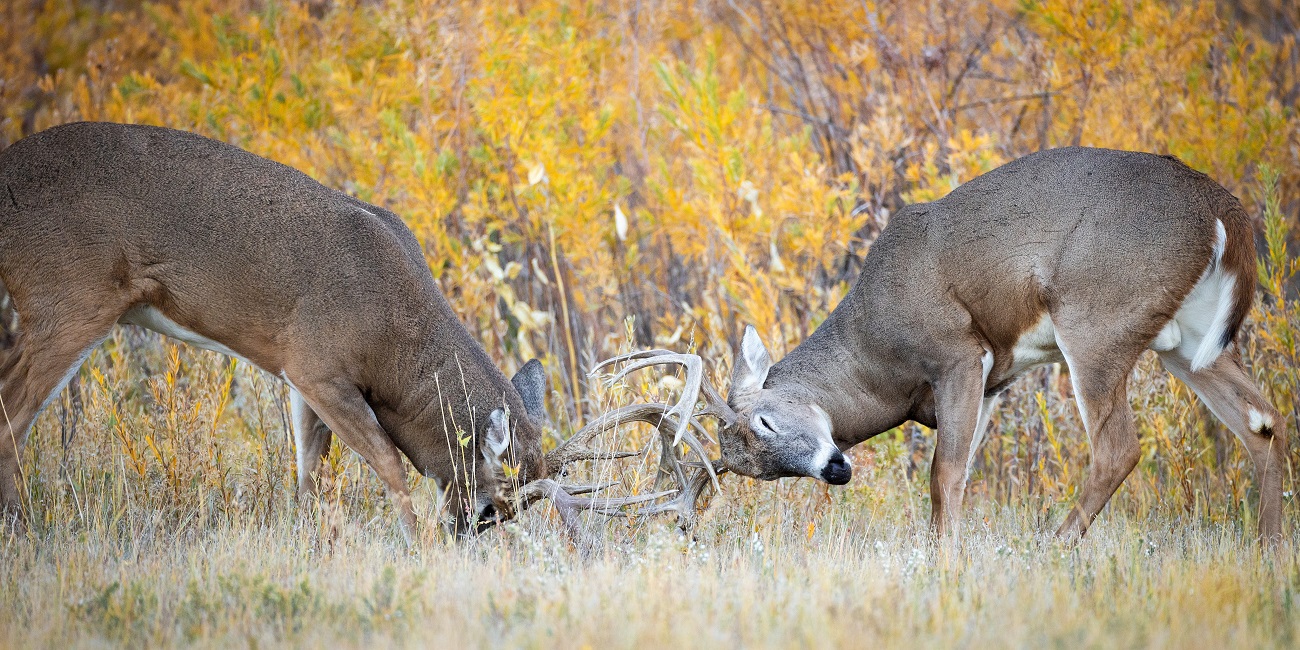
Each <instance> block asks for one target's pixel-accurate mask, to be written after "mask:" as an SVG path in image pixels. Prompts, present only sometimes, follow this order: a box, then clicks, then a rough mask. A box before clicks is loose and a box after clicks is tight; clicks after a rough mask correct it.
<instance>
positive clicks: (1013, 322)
mask: <svg viewBox="0 0 1300 650" xmlns="http://www.w3.org/2000/svg"><path fill="white" fill-rule="evenodd" d="M1254 278H1255V244H1254V237H1253V233H1252V229H1251V225H1250V221H1249V218H1248V217H1247V215H1246V213H1245V211H1244V210H1243V209H1242V206H1241V204H1240V203H1239V202H1238V201H1237V199H1236V198H1235V197H1233V196H1232V194H1230V193H1229V192H1228V191H1227V190H1225V189H1224V188H1223V187H1222V186H1220V185H1219V184H1218V183H1215V182H1214V181H1213V180H1211V179H1210V178H1208V177H1206V176H1205V175H1204V174H1201V173H1199V172H1196V171H1194V170H1192V169H1190V168H1189V167H1187V166H1186V165H1184V164H1183V163H1181V162H1179V161H1178V160H1177V159H1174V158H1171V157H1167V156H1156V155H1151V154H1145V153H1133V152H1124V151H1113V150H1106V149H1089V148H1078V147H1073V148H1066V149H1055V150H1049V151H1042V152H1039V153H1035V154H1032V155H1029V156H1026V157H1024V158H1021V159H1019V160H1016V161H1014V162H1012V163H1010V164H1007V165H1005V166H1003V167H1000V168H998V169H995V170H993V171H991V172H989V173H987V174H984V175H983V176H980V177H978V178H976V179H974V180H972V181H970V182H968V183H966V184H965V185H962V186H960V187H958V188H957V189H955V190H953V192H952V193H951V194H949V195H948V196H946V197H944V198H942V199H940V200H938V201H934V202H933V203H927V204H919V205H911V206H908V207H906V208H904V209H902V210H900V211H899V212H898V214H896V215H895V216H894V217H893V219H891V221H890V222H889V224H888V226H887V227H886V228H885V229H884V231H883V232H882V233H881V235H880V237H879V239H877V241H876V242H875V244H874V245H872V247H871V250H870V252H869V253H868V254H867V257H866V260H865V262H864V265H863V268H862V274H861V277H860V278H859V279H858V281H857V283H856V284H855V285H854V286H853V289H852V290H851V291H850V292H849V294H848V295H847V296H846V297H845V298H844V300H843V302H841V303H840V304H839V305H838V306H837V307H836V308H835V310H834V312H833V313H832V314H831V315H830V316H829V317H828V318H827V319H826V320H825V322H823V323H822V324H821V326H820V327H818V328H817V330H816V331H815V332H814V333H813V334H812V335H811V336H809V337H808V339H807V340H805V341H803V342H802V343H801V344H799V346H798V347H796V348H795V349H794V350H793V351H791V352H790V353H789V354H788V355H786V356H785V358H783V359H782V360H781V361H780V362H778V363H776V364H773V363H772V362H771V359H770V357H769V355H768V352H767V349H766V348H765V347H764V345H763V343H762V341H760V340H759V337H758V334H757V332H755V331H754V329H753V328H752V327H751V328H747V329H746V331H745V334H744V338H743V340H742V343H741V345H740V349H739V350H738V351H737V352H736V355H735V363H734V367H733V375H732V384H731V392H730V396H729V399H730V403H729V406H730V408H731V409H733V411H734V413H732V414H731V415H729V416H727V418H726V419H727V420H728V421H729V426H726V427H724V429H723V430H722V431H721V432H720V436H719V441H720V444H721V448H722V460H723V464H724V465H725V466H726V467H727V468H729V469H731V470H732V471H734V472H737V473H739V474H744V475H747V476H753V477H757V478H761V479H775V478H778V477H782V476H810V477H814V478H818V479H821V480H824V481H827V482H829V483H834V484H843V483H847V482H848V480H849V478H850V476H851V473H852V470H851V468H850V466H849V463H848V461H847V460H846V459H845V458H844V456H843V454H842V453H841V452H842V451H843V450H846V449H848V448H850V447H853V446H854V445H857V444H859V443H861V442H863V441H865V440H868V439H870V438H871V437H873V436H875V435H877V434H879V433H881V432H884V431H887V430H889V429H892V428H894V427H896V426H898V425H900V424H902V423H903V422H905V421H908V420H913V421H916V422H920V423H922V424H924V425H926V426H928V427H937V430H938V431H937V434H936V435H937V437H936V442H935V451H934V460H933V465H932V466H931V475H930V492H931V497H932V507H933V511H932V523H933V526H934V528H935V529H936V530H937V531H939V532H941V533H943V532H948V531H953V530H954V526H955V524H956V523H957V521H958V516H959V510H960V506H961V501H962V493H963V491H964V488H965V483H966V478H967V473H968V471H969V467H970V464H971V460H972V458H973V457H974V453H975V449H976V446H977V445H978V444H979V441H980V437H981V435H982V433H983V430H984V428H985V425H986V424H987V422H988V419H989V415H990V413H991V412H992V411H993V409H994V408H995V405H996V404H997V400H998V396H999V394H1001V393H1002V391H1003V390H1004V389H1005V388H1006V387H1007V386H1008V385H1009V384H1010V383H1011V382H1013V381H1014V380H1015V379H1016V378H1017V377H1019V376H1021V375H1022V374H1024V373H1025V372H1026V371H1028V370H1029V369H1031V368H1034V367H1036V366H1040V365H1042V364H1046V363H1053V362H1064V363H1065V364H1066V365H1067V366H1068V368H1069V372H1070V380H1071V383H1072V385H1073V388H1074V394H1075V399H1076V401H1077V403H1078V406H1079V412H1080V415H1081V416H1082V419H1083V423H1084V427H1085V429H1086V430H1087V433H1088V438H1089V441H1090V443H1091V447H1092V460H1091V465H1090V467H1089V472H1088V476H1087V478H1086V480H1085V481H1084V484H1083V490H1082V492H1081V494H1080V497H1079V500H1078V503H1077V504H1076V506H1075V507H1074V509H1073V510H1072V512H1071V513H1070V514H1069V516H1068V517H1067V518H1066V520H1065V522H1064V523H1063V524H1062V525H1061V527H1060V529H1059V530H1058V531H1057V535H1058V536H1061V537H1064V538H1069V539H1077V538H1079V537H1081V536H1082V535H1083V534H1084V533H1085V532H1086V531H1087V530H1088V526H1089V524H1091V523H1092V521H1093V519H1094V518H1095V517H1096V516H1097V514H1098V513H1099V512H1100V511H1101V509H1102V508H1103V507H1104V506H1105V505H1106V502H1107V501H1108V500H1109V499H1110V497H1111V495H1112V494H1113V493H1114V492H1115V490H1116V489H1117V488H1118V487H1119V485H1120V483H1121V482H1123V480H1124V478H1125V477H1126V476H1128V474H1129V472H1130V471H1132V469H1133V468H1134V466H1135V465H1136V464H1137V462H1138V460H1139V456H1140V448H1139V446H1138V438H1137V433H1136V429H1135V427H1134V423H1133V414H1132V411H1131V410H1130V408H1129V403H1128V396H1127V393H1126V388H1127V384H1128V378H1129V375H1130V374H1131V372H1132V370H1133V366H1134V364H1135V363H1136V361H1137V359H1138V356H1139V355H1140V354H1142V352H1143V351H1144V350H1147V349H1152V350H1154V351H1155V352H1156V354H1157V355H1159V358H1160V360H1161V362H1162V363H1163V364H1164V367H1165V368H1166V369H1168V370H1169V372H1171V373H1172V374H1173V375H1174V376H1176V377H1178V378H1179V379H1181V380H1182V381H1183V382H1185V383H1186V384H1187V385H1188V386H1190V387H1191V388H1192V390H1194V391H1195V392H1196V394H1197V395H1198V396H1199V397H1200V398H1201V399H1202V400H1203V401H1204V402H1205V403H1206V405H1208V406H1209V408H1210V410H1211V411H1212V412H1213V413H1214V415H1215V416H1216V417H1217V418H1218V419H1219V420H1221V421H1222V422H1223V423H1224V424H1225V425H1227V426H1228V428H1229V429H1231V430H1232V431H1233V433H1235V434H1236V435H1237V437H1238V438H1240V439H1241V441H1242V442H1243V443H1244V444H1245V446H1246V449H1247V450H1249V452H1250V455H1251V457H1252V459H1253V461H1254V464H1255V468H1256V479H1257V482H1258V486H1259V494H1260V502H1259V503H1260V505H1259V508H1260V514H1259V534H1260V536H1261V538H1262V539H1264V540H1266V541H1276V540H1279V539H1281V537H1282V510H1281V508H1282V490H1281V482H1282V475H1283V468H1284V461H1285V457H1286V453H1287V442H1286V431H1285V430H1284V429H1283V426H1284V424H1283V420H1282V418H1281V416H1279V414H1278V413H1277V411H1276V410H1274V408H1273V407H1272V406H1271V405H1270V404H1269V403H1268V401H1267V400H1265V399H1264V397H1263V396H1262V395H1261V394H1260V392H1259V390H1258V389H1257V388H1256V387H1255V386H1254V384H1253V382H1252V380H1251V377H1250V376H1249V375H1248V374H1247V373H1246V371H1245V370H1244V369H1243V368H1242V364H1241V357H1240V354H1239V352H1238V350H1237V349H1236V347H1235V346H1234V345H1233V341H1234V337H1235V336H1236V335H1237V332H1238V330H1239V329H1240V327H1241V324H1242V321H1243V320H1244V319H1245V318H1246V315H1247V313H1248V312H1249V311H1250V308H1251V302H1252V300H1253V296H1254V286H1255V279H1254Z"/></svg>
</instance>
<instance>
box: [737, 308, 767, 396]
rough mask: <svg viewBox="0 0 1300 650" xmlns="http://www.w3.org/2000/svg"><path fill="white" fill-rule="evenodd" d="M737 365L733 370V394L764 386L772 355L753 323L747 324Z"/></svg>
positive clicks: (738, 352) (738, 353)
mask: <svg viewBox="0 0 1300 650" xmlns="http://www.w3.org/2000/svg"><path fill="white" fill-rule="evenodd" d="M735 356H736V360H735V367H734V368H733V369H732V371H731V394H732V395H735V394H736V393H737V392H749V391H755V390H758V389H760V388H762V387H763V382H764V381H766V380H767V371H768V370H769V369H771V367H772V357H771V356H770V355H769V354H768V353H767V346H765V345H763V340H762V339H760V338H758V330H756V329H754V326H753V325H746V326H745V337H744V338H743V339H741V341H740V349H739V350H737V351H736V355H735Z"/></svg>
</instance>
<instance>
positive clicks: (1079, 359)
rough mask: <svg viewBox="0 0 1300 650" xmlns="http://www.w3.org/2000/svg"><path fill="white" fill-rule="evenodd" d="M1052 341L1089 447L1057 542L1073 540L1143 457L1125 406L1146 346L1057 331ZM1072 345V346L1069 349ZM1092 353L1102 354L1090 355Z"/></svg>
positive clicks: (1124, 339)
mask: <svg viewBox="0 0 1300 650" xmlns="http://www.w3.org/2000/svg"><path fill="white" fill-rule="evenodd" d="M1136 338H1138V339H1140V338H1142V337H1141V336H1138V337H1136ZM1056 339H1057V345H1058V347H1060V349H1061V352H1062V354H1063V355H1064V356H1065V361H1066V364H1067V365H1068V366H1069V369H1070V382H1071V384H1072V385H1073V387H1074V399H1075V402H1076V403H1077V404H1078V406H1079V414H1080V415H1081V416H1082V418H1083V426H1084V429H1086V430H1087V432H1088V443H1089V446H1090V447H1091V460H1090V461H1089V464H1088V476H1087V478H1085V479H1084V482H1083V490H1082V492H1080V495H1079V501H1078V503H1076V504H1075V507H1074V509H1073V510H1071V511H1070V514H1069V515H1068V516H1067V517H1066V518H1065V522H1064V523H1062V524H1061V527H1060V528H1058V529H1057V531H1056V536H1057V537H1058V538H1060V539H1063V540H1067V541H1077V540H1078V539H1080V538H1082V537H1083V535H1084V533H1086V532H1088V527H1089V526H1091V525H1092V521H1093V520H1094V519H1096V517H1097V515H1098V514H1100V513H1101V510H1102V508H1104V507H1106V504H1107V503H1108V502H1109V501H1110V498H1111V496H1113V495H1114V494H1115V491H1116V490H1118V489H1119V486H1120V484H1122V483H1123V482H1124V479H1125V478H1127V477H1128V475H1129V473H1130V472H1132V471H1133V468H1134V467H1136V466H1137V463H1138V460H1139V459H1140V458H1141V456H1142V448H1141V446H1140V445H1139V444H1138V437H1137V427H1136V426H1135V425H1134V423H1133V409H1132V408H1131V407H1130V406H1129V402H1128V376H1129V373H1131V372H1132V370H1133V366H1134V364H1136V363H1137V358H1138V355H1140V354H1141V351H1142V348H1143V347H1144V345H1142V344H1141V343H1135V342H1134V340H1135V337H1133V336H1131V335H1130V334H1129V333H1127V332H1126V333H1124V334H1121V335H1120V336H1119V337H1116V339H1117V340H1111V341H1105V340H1099V339H1098V337H1097V332H1092V333H1091V336H1089V337H1088V338H1087V339H1085V338H1084V337H1083V336H1079V335H1075V336H1073V337H1071V336H1070V334H1069V332H1063V331H1061V330H1060V329H1058V331H1057V336H1056ZM1085 340H1086V341H1088V346H1089V349H1088V351H1085V350H1083V349H1076V348H1082V347H1083V346H1084V345H1085V344H1084V343H1083V341H1085ZM1071 341H1075V342H1076V344H1075V345H1073V346H1072V345H1070V343H1071ZM1092 350H1096V351H1098V352H1100V353H1096V352H1093V353H1088V352H1090V351H1092ZM1072 353H1073V354H1072Z"/></svg>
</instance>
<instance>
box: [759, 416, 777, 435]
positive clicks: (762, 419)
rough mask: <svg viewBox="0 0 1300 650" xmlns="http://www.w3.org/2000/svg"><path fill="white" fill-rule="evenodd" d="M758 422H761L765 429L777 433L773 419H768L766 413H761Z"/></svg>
mask: <svg viewBox="0 0 1300 650" xmlns="http://www.w3.org/2000/svg"><path fill="white" fill-rule="evenodd" d="M758 423H759V424H760V425H762V427H763V428H764V429H767V430H768V431H771V432H772V433H776V426H775V425H773V424H772V421H771V420H769V419H767V416H766V415H760V416H758Z"/></svg>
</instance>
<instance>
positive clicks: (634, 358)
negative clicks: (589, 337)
mask: <svg viewBox="0 0 1300 650" xmlns="http://www.w3.org/2000/svg"><path fill="white" fill-rule="evenodd" d="M622 356H623V357H624V358H623V359H622V360H623V361H629V362H631V363H628V364H627V365H626V366H623V368H622V369H621V370H619V371H618V372H616V373H614V376H612V377H610V378H609V383H611V384H612V383H614V382H617V381H618V380H620V379H622V378H623V377H626V376H627V375H628V373H631V372H634V371H637V370H640V369H642V368H648V367H650V366H659V365H664V364H677V365H680V366H682V367H683V368H685V369H686V385H685V386H684V387H682V396H681V397H680V398H679V399H678V400H677V403H676V404H673V406H672V408H671V409H669V410H668V413H669V414H670V415H673V416H675V418H676V420H677V430H676V432H674V434H673V444H674V445H676V444H678V443H680V442H681V440H682V435H683V434H685V433H686V427H687V426H689V424H688V423H689V422H690V420H691V416H692V415H694V414H695V402H696V401H698V400H699V399H700V385H701V384H702V383H703V382H704V362H703V361H702V360H701V359H700V357H699V355H695V354H678V353H675V352H669V351H667V350H648V351H646V352H643V353H636V352H633V353H631V354H625V355H622ZM615 358H616V359H617V358H618V357H615ZM604 365H605V364H603V363H602V364H600V365H598V366H596V367H597V368H601V367H604Z"/></svg>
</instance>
